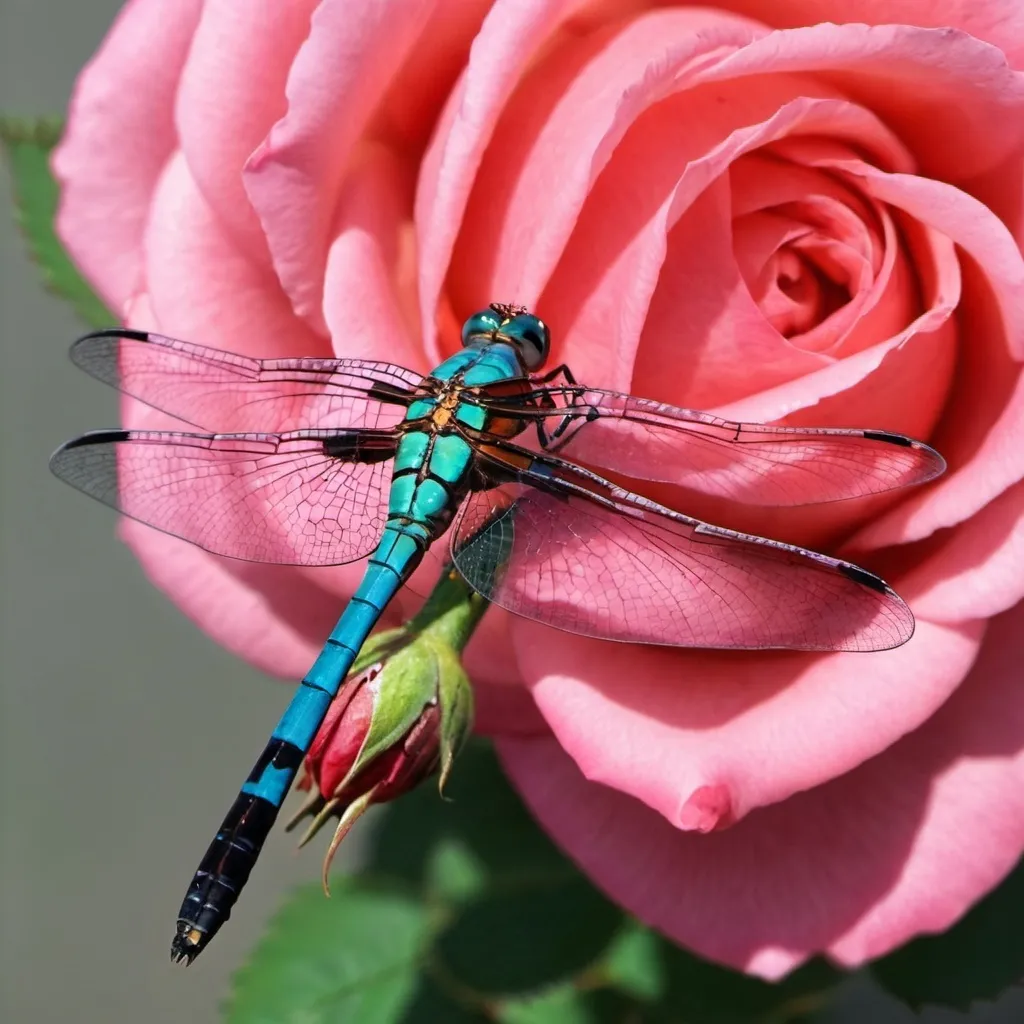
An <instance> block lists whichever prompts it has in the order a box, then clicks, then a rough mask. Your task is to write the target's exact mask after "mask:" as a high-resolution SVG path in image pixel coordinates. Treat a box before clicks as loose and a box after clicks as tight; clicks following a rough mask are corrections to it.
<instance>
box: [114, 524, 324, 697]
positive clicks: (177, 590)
mask: <svg viewBox="0 0 1024 1024" xmlns="http://www.w3.org/2000/svg"><path fill="white" fill-rule="evenodd" d="M119 532H120V535H121V539H122V540H123V541H124V542H125V543H126V544H127V545H128V546H129V547H130V548H131V549H132V552H133V553H134V554H135V557H136V558H138V560H139V562H140V564H141V565H142V568H143V570H144V571H145V573H146V575H147V576H148V577H149V580H150V582H151V583H152V584H153V585H154V586H155V587H157V588H159V589H160V590H162V591H163V592H164V593H165V594H167V596H168V597H170V598H171V600H172V601H174V603H175V604H176V605H177V606H178V607H179V608H180V609H181V611H182V612H184V614H185V615H187V616H188V617H189V618H190V619H191V620H192V621H193V622H194V623H195V624H196V625H197V626H199V628H200V629H202V630H203V631H204V632H206V633H207V634H208V635H209V636H211V637H212V638H213V639H214V640H215V641H216V642H217V643H219V644H220V645H221V646H222V647H226V648H227V649H228V650H229V651H232V652H233V653H235V654H237V655H239V656H240V657H242V658H244V659H245V660H246V661H247V662H249V663H250V664H251V665H255V666H256V667H257V668H258V669H260V670H262V671H263V672H269V673H270V674H272V675H276V676H282V677H286V678H291V679H301V678H302V676H303V674H304V673H305V672H306V670H307V669H308V668H309V666H310V665H312V664H313V660H314V659H315V658H316V656H317V654H318V653H319V651H320V648H321V646H323V641H324V639H325V638H326V637H327V635H328V634H329V633H330V631H331V629H332V627H333V626H334V623H335V622H336V621H337V618H338V616H339V615H340V614H341V610H342V606H341V604H340V603H339V601H338V599H337V598H336V597H334V596H333V595H331V594H328V593H327V592H325V591H323V590H321V589H320V588H319V587H317V586H315V585H314V584H313V583H311V582H310V581H309V579H308V578H306V577H302V576H300V575H299V574H298V573H296V572H295V571H294V570H293V569H290V568H289V567H287V566H280V565H259V564H257V563H255V562H238V561H235V560H233V559H226V558H218V557H217V556H216V555H211V554H208V553H207V552H205V551H201V550H200V549H199V548H197V547H194V546H193V545H192V544H188V543H186V542H185V541H183V540H178V538H176V537H169V536H168V535H167V534H165V533H159V532H158V531H157V530H152V529H150V528H149V527H147V526H143V525H142V524H141V523H137V522H135V521H134V520H132V519H123V520H122V521H121V526H120V530H119Z"/></svg>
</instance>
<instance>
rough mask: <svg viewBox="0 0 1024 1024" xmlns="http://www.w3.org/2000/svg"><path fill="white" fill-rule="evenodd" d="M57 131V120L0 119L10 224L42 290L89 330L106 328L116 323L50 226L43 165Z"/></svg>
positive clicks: (52, 195)
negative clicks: (10, 186) (10, 190)
mask: <svg viewBox="0 0 1024 1024" xmlns="http://www.w3.org/2000/svg"><path fill="white" fill-rule="evenodd" d="M62 130H63V121H62V120H60V119H59V118H53V117H50V118H37V119H35V120H20V119H14V118H8V117H4V118H0V141H2V142H3V147H4V151H5V152H6V154H7V162H8V164H9V166H10V168H11V177H12V178H13V182H14V203H15V208H16V220H17V222H18V226H19V227H20V228H21V231H22V234H23V235H24V238H25V243H26V245H27V246H28V251H29V255H30V256H31V258H32V260H33V261H34V262H35V263H36V265H37V266H38V267H39V269H40V270H41V272H42V276H43V285H44V286H45V287H46V288H47V289H48V290H49V291H51V292H53V293H54V294H55V295H59V296H60V297H61V298H63V299H67V301H68V302H70V303H71V305H72V307H73V308H74V310H75V312H76V313H77V314H78V315H79V316H80V317H81V318H82V319H83V320H84V321H85V322H86V323H87V324H89V325H90V326H91V327H107V326H110V325H111V324H113V323H117V320H118V318H117V317H116V316H114V315H113V314H112V313H111V312H110V311H109V310H108V309H107V308H106V306H105V305H104V304H103V302H102V301H101V300H100V299H99V298H98V297H97V296H96V294H95V292H93V290H92V289H91V288H90V287H89V285H88V284H86V282H85V280H84V278H83V277H82V275H81V274H79V273H78V271H77V270H76V269H75V266H74V264H73V263H72V262H71V259H70V258H69V257H68V254H67V252H65V250H64V246H63V245H62V244H61V242H60V239H58V238H57V234H56V232H55V231H54V227H53V218H54V214H55V213H56V211H57V199H58V191H59V190H58V187H57V182H56V181H55V180H54V178H53V175H52V174H51V173H50V162H49V161H50V151H51V150H52V149H53V147H54V146H55V145H56V144H57V140H58V139H59V138H60V135H61V131H62Z"/></svg>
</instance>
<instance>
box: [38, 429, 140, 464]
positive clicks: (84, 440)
mask: <svg viewBox="0 0 1024 1024" xmlns="http://www.w3.org/2000/svg"><path fill="white" fill-rule="evenodd" d="M131 436H132V432H131V431H130V430H124V429H122V428H120V427H112V428H111V429H109V430H90V431H88V432H87V433H85V434H80V435H79V436H78V437H73V438H71V440H70V441H65V442H64V443H63V444H62V445H61V446H60V447H59V448H58V449H57V450H56V451H55V452H54V453H53V455H51V456H50V463H51V464H52V463H53V460H54V459H56V458H57V456H58V455H60V454H61V453H62V452H67V451H71V449H72V448H86V447H88V446H89V445H93V444H118V443H120V442H121V441H128V440H130V439H131Z"/></svg>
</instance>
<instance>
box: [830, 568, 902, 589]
mask: <svg viewBox="0 0 1024 1024" xmlns="http://www.w3.org/2000/svg"><path fill="white" fill-rule="evenodd" d="M839 571H840V572H841V573H842V574H843V575H844V576H845V577H846V578H847V579H851V580H853V581H854V583H859V584H860V585H861V586H863V587H867V588H868V589H869V590H874V591H876V592H877V593H879V594H885V595H886V596H888V597H896V596H897V595H896V591H895V590H893V589H892V587H890V586H889V584H888V583H886V582H885V580H883V579H882V578H881V577H880V576H876V575H875V574H874V573H873V572H868V571H867V569H862V568H861V567H860V566H859V565H852V564H851V563H850V562H840V563H839Z"/></svg>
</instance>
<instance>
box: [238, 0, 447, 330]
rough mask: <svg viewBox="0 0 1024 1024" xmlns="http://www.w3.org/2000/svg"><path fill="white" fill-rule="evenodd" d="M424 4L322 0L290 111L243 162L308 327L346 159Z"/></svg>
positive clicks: (314, 320) (317, 307) (315, 321)
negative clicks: (245, 161)
mask: <svg viewBox="0 0 1024 1024" xmlns="http://www.w3.org/2000/svg"><path fill="white" fill-rule="evenodd" d="M430 8H431V5H430V4H429V3H428V2H427V0H415V2H408V0H406V2H401V0H381V2H380V3H375V4H355V5H353V4H352V3H351V2H349V0H322V2H321V3H320V4H319V6H318V7H317V9H316V11H315V12H314V14H313V17H312V22H311V24H310V30H309V36H308V38H307V39H306V41H305V42H304V43H303V44H302V46H301V47H300V48H299V51H298V54H297V55H296V57H295V61H294V63H293V64H292V67H291V71H290V73H289V75H288V85H287V89H286V93H287V97H288V109H287V113H286V114H285V115H284V116H283V117H282V118H281V119H280V120H279V121H278V122H277V124H275V125H274V126H273V128H271V130H270V133H269V134H268V135H267V137H266V139H265V141H264V142H263V144H262V146H261V147H260V148H259V149H258V150H257V151H256V152H255V153H253V155H252V157H251V159H250V160H249V162H248V164H247V165H246V168H245V173H244V183H245V190H246V192H247V193H248V195H249V199H250V201H251V202H252V205H253V206H254V207H255V208H256V212H257V214H258V215H259V219H260V222H261V223H262V225H263V230H264V231H265V233H266V236H267V241H268V243H269V245H270V252H271V255H272V257H273V261H274V267H275V269H276V270H277V274H278V276H279V277H280V279H281V284H282V285H283V287H284V290H285V292H286V293H287V294H288V296H289V298H290V299H291V302H292V305H293V307H294V309H295V311H296V313H298V315H299V316H301V317H302V318H304V319H305V320H307V321H308V322H309V323H310V324H311V325H312V326H313V328H314V329H315V330H318V331H322V332H324V333H326V323H325V321H324V315H323V310H322V302H323V287H324V284H323V282H324V263H325V260H326V258H327V248H328V245H329V243H330V239H331V234H330V233H331V226H332V224H333V222H334V212H335V204H336V202H337V199H338V190H339V188H340V187H341V183H342V179H343V176H344V172H345V166H346V163H347V161H348V158H349V156H350V154H351V151H352V147H353V146H354V145H355V143H356V141H357V140H358V138H359V136H360V134H361V133H362V131H363V130H364V128H365V127H366V126H367V124H368V122H369V120H370V118H371V117H372V115H373V113H374V109H375V108H376V107H377V105H378V104H379V103H380V102H381V100H382V98H383V96H384V94H385V93H386V91H387V89H388V86H389V84H390V82H391V80H392V79H393V78H394V76H395V74H396V73H397V71H398V69H399V68H400V66H401V63H402V61H403V60H404V58H405V55H406V54H407V53H408V52H409V50H410V49H411V47H412V46H413V45H414V44H415V43H416V41H417V39H418V38H419V35H420V33H421V31H422V29H423V27H424V24H425V22H426V18H427V16H428V14H429V12H430Z"/></svg>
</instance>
